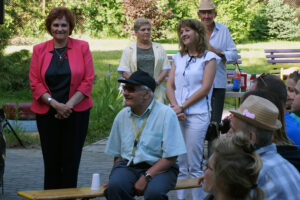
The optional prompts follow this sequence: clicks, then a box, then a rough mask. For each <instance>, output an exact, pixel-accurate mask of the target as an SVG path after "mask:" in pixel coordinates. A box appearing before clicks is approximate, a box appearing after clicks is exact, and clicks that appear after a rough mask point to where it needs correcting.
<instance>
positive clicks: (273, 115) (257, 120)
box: [230, 95, 281, 130]
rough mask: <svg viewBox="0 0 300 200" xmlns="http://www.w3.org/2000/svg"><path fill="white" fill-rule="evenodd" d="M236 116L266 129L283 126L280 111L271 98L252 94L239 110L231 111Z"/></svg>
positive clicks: (275, 128)
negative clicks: (279, 118) (279, 117)
mask: <svg viewBox="0 0 300 200" xmlns="http://www.w3.org/2000/svg"><path fill="white" fill-rule="evenodd" d="M230 112H231V113H232V114H233V115H234V116H235V117H237V118H239V119H241V120H243V121H245V122H248V123H249V124H252V125H254V126H257V127H259V128H262V129H266V130H277V129H280V128H281V122H280V121H279V120H278V115H279V111H278V109H277V107H276V106H275V105H274V104H273V103H272V102H271V101H269V100H267V99H265V98H262V97H258V96H255V95H251V96H249V97H247V99H246V100H245V101H244V102H243V103H242V104H241V105H240V107H239V109H238V110H237V111H230Z"/></svg>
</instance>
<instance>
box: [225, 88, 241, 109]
mask: <svg viewBox="0 0 300 200" xmlns="http://www.w3.org/2000/svg"><path fill="white" fill-rule="evenodd" d="M244 94H245V92H234V91H226V93H225V97H229V98H235V105H234V107H235V109H237V108H238V107H239V105H240V103H241V98H242V97H243V95H244ZM236 100H238V101H237V102H236Z"/></svg>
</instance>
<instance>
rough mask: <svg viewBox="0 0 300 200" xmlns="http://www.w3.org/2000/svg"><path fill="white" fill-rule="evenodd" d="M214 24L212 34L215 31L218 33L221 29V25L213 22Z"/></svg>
mask: <svg viewBox="0 0 300 200" xmlns="http://www.w3.org/2000/svg"><path fill="white" fill-rule="evenodd" d="M214 23H215V27H214V30H213V33H214V32H215V31H216V32H217V31H219V30H220V28H221V24H219V23H218V22H214Z"/></svg>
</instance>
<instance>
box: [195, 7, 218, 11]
mask: <svg viewBox="0 0 300 200" xmlns="http://www.w3.org/2000/svg"><path fill="white" fill-rule="evenodd" d="M214 9H216V7H214V8H198V10H199V11H203V10H214Z"/></svg>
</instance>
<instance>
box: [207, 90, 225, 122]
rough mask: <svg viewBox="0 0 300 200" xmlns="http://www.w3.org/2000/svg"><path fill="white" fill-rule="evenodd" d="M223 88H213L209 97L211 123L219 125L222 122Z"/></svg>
mask: <svg viewBox="0 0 300 200" xmlns="http://www.w3.org/2000/svg"><path fill="white" fill-rule="evenodd" d="M225 93H226V89H225V88H214V89H213V93H212V97H211V105H212V112H211V121H214V122H218V123H220V122H221V120H222V114H223V108H224V100H225Z"/></svg>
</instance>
